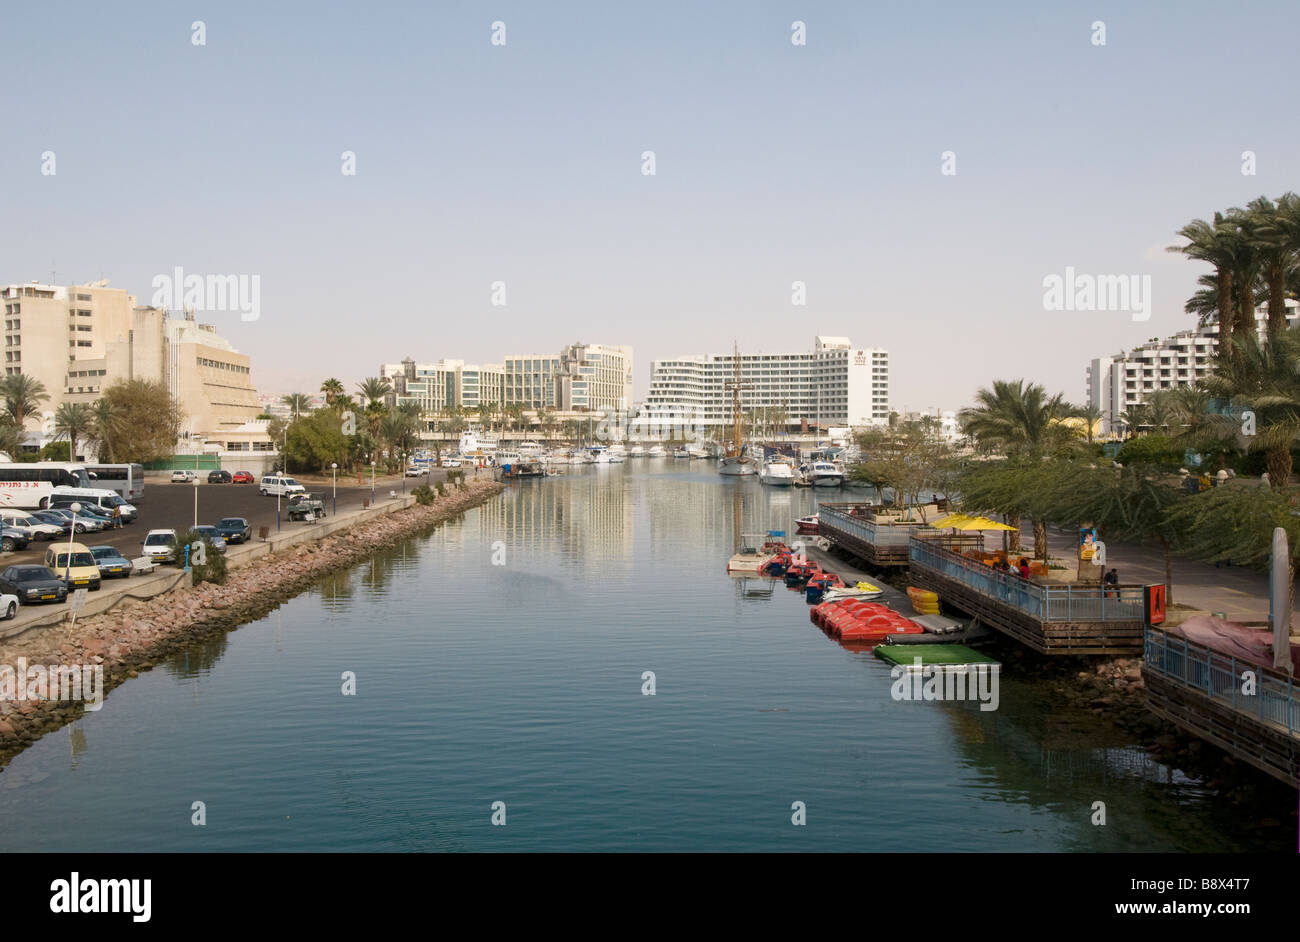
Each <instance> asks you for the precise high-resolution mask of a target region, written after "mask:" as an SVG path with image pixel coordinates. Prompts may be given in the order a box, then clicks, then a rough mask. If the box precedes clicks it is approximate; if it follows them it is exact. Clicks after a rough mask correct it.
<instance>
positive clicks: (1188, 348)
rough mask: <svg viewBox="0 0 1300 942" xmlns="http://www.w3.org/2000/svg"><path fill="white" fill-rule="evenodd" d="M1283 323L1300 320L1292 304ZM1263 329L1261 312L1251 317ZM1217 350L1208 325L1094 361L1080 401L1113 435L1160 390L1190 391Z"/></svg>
mask: <svg viewBox="0 0 1300 942" xmlns="http://www.w3.org/2000/svg"><path fill="white" fill-rule="evenodd" d="M1286 313H1287V323H1288V324H1295V323H1296V321H1297V317H1300V310H1298V306H1297V303H1296V302H1295V301H1292V300H1287V302H1286ZM1267 325H1268V313H1267V310H1266V309H1265V308H1262V307H1261V308H1260V309H1259V310H1258V311H1256V312H1255V326H1256V329H1257V330H1258V331H1259V333H1260V336H1263V335H1264V333H1265V330H1266V328H1267ZM1218 351H1219V325H1218V324H1217V323H1215V324H1207V325H1205V326H1204V327H1200V328H1198V329H1196V330H1180V331H1179V332H1178V333H1176V334H1174V335H1173V336H1172V337H1166V338H1165V339H1163V340H1151V341H1148V342H1147V343H1144V344H1143V345H1142V346H1140V347H1135V348H1134V349H1132V350H1130V351H1129V352H1128V353H1117V354H1115V355H1114V356H1109V357H1097V358H1095V359H1094V360H1092V362H1090V363H1089V364H1088V368H1087V371H1086V373H1087V377H1086V382H1087V389H1086V395H1087V398H1086V399H1085V402H1087V403H1088V404H1089V405H1092V406H1095V407H1096V408H1097V409H1098V410H1099V411H1100V412H1101V431H1102V434H1103V435H1111V434H1117V433H1118V432H1119V431H1120V430H1121V429H1122V428H1123V425H1124V422H1123V419H1122V416H1123V414H1124V413H1125V412H1128V411H1129V410H1130V409H1132V408H1133V407H1134V406H1139V405H1142V404H1143V403H1144V402H1146V400H1147V398H1148V397H1149V396H1150V395H1151V394H1152V393H1153V392H1158V391H1160V390H1166V389H1176V388H1178V387H1180V386H1191V385H1192V384H1194V383H1195V382H1196V381H1197V380H1200V379H1203V378H1204V377H1206V376H1208V375H1210V373H1211V372H1213V370H1214V357H1215V355H1216V354H1217V353H1218Z"/></svg>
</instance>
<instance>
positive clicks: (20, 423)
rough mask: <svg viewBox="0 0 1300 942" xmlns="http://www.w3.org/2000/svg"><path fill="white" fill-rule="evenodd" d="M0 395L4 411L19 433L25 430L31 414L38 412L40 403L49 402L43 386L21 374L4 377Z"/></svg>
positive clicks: (48, 395)
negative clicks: (2, 397)
mask: <svg viewBox="0 0 1300 942" xmlns="http://www.w3.org/2000/svg"><path fill="white" fill-rule="evenodd" d="M0 395H3V396H4V400H5V411H6V412H8V413H9V416H10V417H11V418H12V419H13V420H14V425H16V426H17V427H18V430H19V431H20V432H21V431H24V430H25V429H26V426H27V420H28V419H29V418H30V417H31V416H32V414H33V413H35V412H39V411H40V408H41V403H43V402H49V401H50V394H49V393H48V392H46V391H45V384H44V383H42V382H41V381H40V380H39V379H34V378H33V377H31V376H27V375H26V374H23V373H15V374H14V375H12V376H6V377H5V378H4V380H3V381H2V382H0Z"/></svg>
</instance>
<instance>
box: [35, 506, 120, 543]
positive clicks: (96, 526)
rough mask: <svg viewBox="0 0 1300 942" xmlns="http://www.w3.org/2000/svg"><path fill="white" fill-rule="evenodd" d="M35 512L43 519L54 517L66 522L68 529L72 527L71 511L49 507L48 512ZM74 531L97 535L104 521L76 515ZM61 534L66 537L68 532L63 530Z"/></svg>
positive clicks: (102, 527) (84, 515) (85, 515)
mask: <svg viewBox="0 0 1300 942" xmlns="http://www.w3.org/2000/svg"><path fill="white" fill-rule="evenodd" d="M36 512H37V513H39V514H42V515H43V519H49V517H50V516H55V517H58V518H59V519H61V520H64V521H66V522H67V524H68V526H69V527H73V522H72V511H71V510H68V509H66V508H62V507H51V508H49V509H48V510H38V511H36ZM74 529H75V532H77V533H98V532H99V531H100V530H102V529H104V521H103V520H101V519H100V518H99V517H92V516H89V515H88V514H77V522H76V526H75V528H74ZM63 533H64V535H65V536H66V535H67V534H68V531H67V530H64V531H63Z"/></svg>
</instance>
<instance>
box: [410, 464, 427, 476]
mask: <svg viewBox="0 0 1300 942" xmlns="http://www.w3.org/2000/svg"><path fill="white" fill-rule="evenodd" d="M428 473H429V469H428V467H427V466H424V465H415V464H413V465H411V466H410V467H409V468H407V469H406V476H407V477H408V478H418V477H421V476H423V475H426V474H428Z"/></svg>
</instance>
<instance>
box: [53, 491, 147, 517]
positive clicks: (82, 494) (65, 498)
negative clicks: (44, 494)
mask: <svg viewBox="0 0 1300 942" xmlns="http://www.w3.org/2000/svg"><path fill="white" fill-rule="evenodd" d="M73 500H76V501H79V502H80V503H83V504H94V505H95V506H97V507H99V509H100V510H103V511H105V512H106V513H108V514H110V515H111V514H112V513H113V509H114V508H116V507H121V508H122V522H123V523H134V522H135V519H136V517H138V516H140V511H139V510H137V509H136V506H135V505H134V504H129V503H127V502H126V500H124V499H123V497H122V495H121V494H119V493H118V492H117V491H112V490H109V489H108V488H106V487H56V488H55V489H54V490H53V491H51V492H50V500H49V505H50V507H51V508H53V509H60V508H62V509H67V507H68V505H69V504H70V503H72V501H73Z"/></svg>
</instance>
